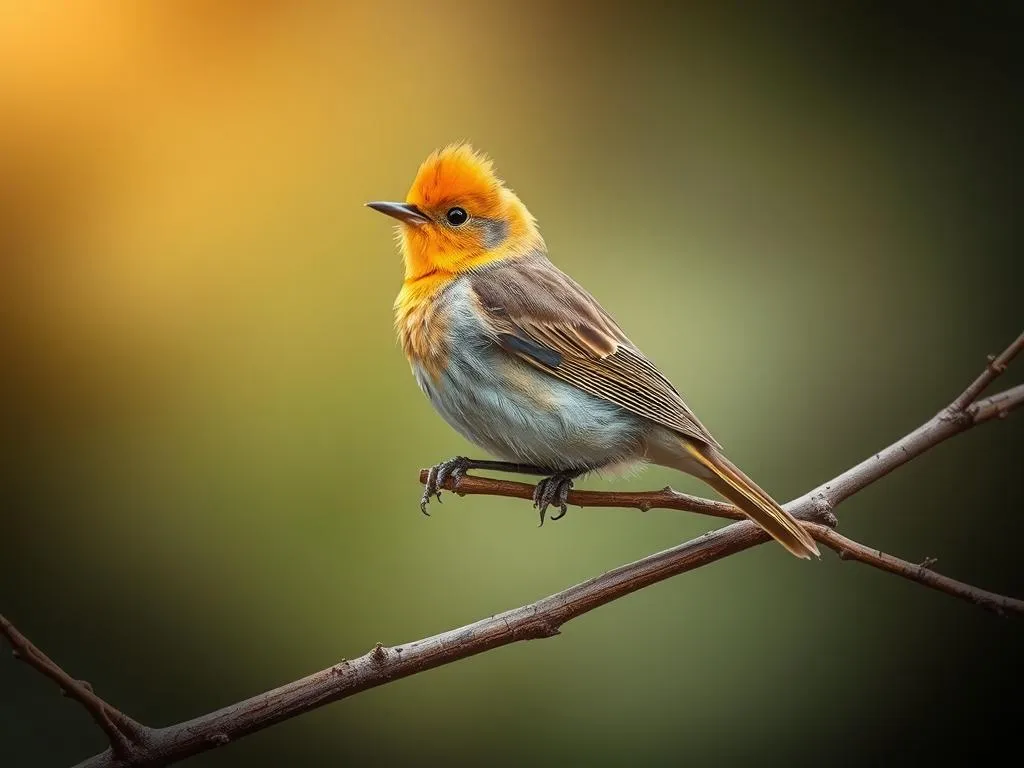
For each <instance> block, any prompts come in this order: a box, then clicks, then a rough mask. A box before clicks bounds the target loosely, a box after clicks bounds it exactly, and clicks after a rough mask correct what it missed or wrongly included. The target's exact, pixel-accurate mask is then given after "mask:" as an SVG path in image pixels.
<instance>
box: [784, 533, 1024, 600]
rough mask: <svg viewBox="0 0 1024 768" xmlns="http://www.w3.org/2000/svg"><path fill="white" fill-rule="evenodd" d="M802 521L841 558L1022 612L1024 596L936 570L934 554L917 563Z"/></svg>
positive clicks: (952, 593) (928, 585)
mask: <svg viewBox="0 0 1024 768" xmlns="http://www.w3.org/2000/svg"><path fill="white" fill-rule="evenodd" d="M803 525H804V527H805V528H807V530H808V531H810V533H811V535H812V536H813V537H814V538H815V539H816V540H817V541H819V542H821V543H822V544H824V545H825V546H826V547H829V548H831V549H834V550H835V551H836V553H837V554H838V555H839V557H840V559H842V560H856V561H857V562H860V563H865V564H867V565H871V566H874V567H875V568H880V569H881V570H883V571H888V572H889V573H893V574H895V575H897V576H901V577H903V578H904V579H910V580H911V581H915V582H917V583H918V584H923V585H925V586H926V587H931V588H932V589H937V590H939V591H940V592H945V593H946V594H947V595H952V596H953V597H959V598H960V599H961V600H967V601H968V602H971V603H974V604H976V605H980V606H981V607H982V608H986V609H988V610H990V611H992V612H993V613H997V614H999V615H1000V616H1003V615H1005V614H1006V613H1007V612H1010V613H1016V614H1021V615H1024V600H1017V599H1016V598H1013V597H1006V596H1005V595H998V594H996V593H995V592H989V591H988V590H985V589H980V588H978V587H974V586H971V585H970V584H965V583H964V582H962V581H957V580H956V579H951V578H949V577H948V576H943V575H942V574H939V573H936V572H935V571H933V570H931V566H932V565H934V564H935V559H934V558H928V559H926V560H925V561H924V562H923V563H920V564H915V563H909V562H907V561H906V560H901V559H900V558H898V557H894V556H892V555H887V554H885V553H884V552H882V551H880V550H877V549H871V548H869V547H865V546H864V545H863V544H861V543H859V542H856V541H854V540H853V539H849V538H847V537H846V536H843V535H841V534H839V533H836V532H835V531H833V530H832V529H831V528H829V527H827V526H824V525H819V524H818V523H804V524H803Z"/></svg>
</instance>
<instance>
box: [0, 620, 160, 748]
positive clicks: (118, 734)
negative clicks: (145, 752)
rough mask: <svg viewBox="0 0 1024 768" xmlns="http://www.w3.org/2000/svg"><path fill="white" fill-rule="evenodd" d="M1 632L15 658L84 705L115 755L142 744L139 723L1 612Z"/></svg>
mask: <svg viewBox="0 0 1024 768" xmlns="http://www.w3.org/2000/svg"><path fill="white" fill-rule="evenodd" d="M0 634H3V635H4V636H5V637H6V638H7V642H8V643H10V645H11V648H12V650H13V652H14V655H15V657H16V658H19V659H21V660H22V661H24V662H25V663H26V664H28V665H29V666H30V667H32V668H34V669H35V670H37V671H38V672H40V673H42V674H43V675H45V676H46V677H48V678H50V679H51V680H53V682H55V683H56V684H57V685H58V686H60V689H61V691H63V692H64V694H65V695H66V696H67V697H68V698H71V699H74V700H75V701H77V702H78V703H79V704H81V705H82V706H83V707H85V709H86V711H87V712H88V713H89V714H90V715H92V719H93V720H94V721H95V722H96V725H98V726H99V727H100V728H102V729H103V733H105V734H106V736H107V740H108V741H109V742H110V748H111V750H112V751H113V753H114V754H115V755H117V756H118V757H122V758H125V757H129V756H130V755H131V754H132V752H133V744H140V743H142V733H143V731H144V730H145V729H144V727H143V726H142V725H140V724H139V723H136V722H135V721H134V720H132V719H131V718H130V717H128V716H127V715H125V714H124V713H123V712H121V711H120V710H118V709H116V708H114V707H112V706H111V705H110V704H108V703H107V702H105V701H104V700H103V699H101V698H100V697H99V696H97V695H96V694H95V693H93V690H92V686H91V685H89V684H88V683H86V682H85V681H83V680H75V679H74V678H73V677H71V675H69V674H68V673H67V672H65V671H64V670H63V669H61V668H60V666H58V665H57V664H56V663H55V662H54V661H53V660H52V659H51V658H50V657H49V656H47V655H46V654H45V653H43V652H42V651H41V650H39V649H38V648H36V646H35V645H33V644H32V641H31V640H29V639H28V638H27V637H25V636H24V635H23V634H21V632H19V631H18V629H17V628H16V627H15V626H14V625H13V624H11V622H10V621H8V620H7V619H6V618H5V617H4V616H3V615H0Z"/></svg>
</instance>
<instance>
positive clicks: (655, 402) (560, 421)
mask: <svg viewBox="0 0 1024 768" xmlns="http://www.w3.org/2000/svg"><path fill="white" fill-rule="evenodd" d="M367 205H369V206H370V207H371V208H373V209H375V210H377V211H380V212H381V213H386V214H387V215H389V216H393V217H394V218H396V219H398V221H399V222H400V225H399V228H400V235H401V249H402V256H403V258H404V261H405V282H404V284H403V285H402V290H401V292H400V293H399V294H398V298H397V300H396V301H395V324H396V327H397V331H398V337H399V340H400V341H401V345H402V349H403V350H404V351H405V354H406V356H407V357H408V359H409V362H410V364H411V366H412V370H413V374H414V375H415V377H416V381H417V382H418V383H419V385H420V387H421V388H422V389H423V391H424V392H425V393H426V395H427V397H429V398H430V402H431V403H433V405H434V407H435V408H436V409H437V410H438V412H440V414H441V416H443V417H444V419H445V420H446V421H447V422H448V423H449V424H450V425H451V426H452V427H454V428H455V429H456V430H457V431H458V432H460V433H461V434H462V435H463V436H465V437H466V438H467V439H469V440H470V441H472V442H473V443H475V444H477V445H479V446H481V447H483V448H484V449H486V450H487V451H490V452H491V453H493V454H495V455H496V456H500V457H501V458H503V459H505V460H507V461H502V462H499V461H474V460H469V459H466V458H465V457H456V458H454V459H450V460H448V461H445V462H442V463H440V464H438V465H437V466H435V467H433V468H432V469H431V471H430V476H429V479H428V482H427V487H426V489H425V490H424V493H423V498H422V500H421V509H422V510H423V511H424V512H426V506H427V503H428V502H429V500H430V498H431V496H433V495H434V494H437V496H438V498H440V493H439V488H440V486H441V485H442V484H443V483H444V482H445V480H446V479H447V478H449V477H451V478H452V479H453V481H454V482H456V483H457V482H458V481H459V480H460V479H461V477H462V476H463V475H464V474H465V473H466V471H467V470H468V469H473V468H489V469H506V470H512V471H520V472H531V473H534V474H541V475H546V476H547V477H545V478H544V479H543V480H541V482H540V483H538V485H537V488H536V491H535V493H534V504H535V506H537V508H538V509H539V510H540V516H541V523H542V524H543V522H544V513H545V510H546V509H547V507H548V506H549V505H550V504H555V505H556V506H558V507H559V508H560V514H559V515H558V517H561V516H562V515H564V514H565V509H566V496H567V494H568V492H569V489H570V488H571V487H572V481H573V479H574V478H576V477H579V476H580V475H582V474H584V473H586V472H590V471H592V470H597V469H601V468H605V467H611V466H613V465H622V464H626V463H630V462H637V461H646V462H653V463H655V464H659V465H661V466H666V467H672V468H674V469H678V470H681V471H683V472H686V473H688V474H691V475H694V476H696V477H698V478H700V479H701V480H703V481H704V482H705V483H707V484H708V485H710V486H711V487H712V488H714V489H715V490H716V491H718V492H719V493H720V494H722V495H723V496H725V498H727V499H729V500H730V501H731V502H732V503H733V504H735V505H736V506H737V507H738V508H739V509H740V510H742V512H743V513H744V514H745V515H747V516H748V517H749V518H750V519H751V520H753V521H754V522H755V523H757V524H758V525H760V526H761V527H762V528H764V530H765V531H767V532H768V533H769V534H771V536H772V537H773V538H775V539H776V540H777V541H778V542H779V543H780V544H782V546H784V547H785V548H786V549H787V550H789V551H790V552H791V553H793V554H794V555H796V556H797V557H802V558H807V557H809V556H810V555H812V554H813V555H817V554H818V548H817V546H816V545H815V543H814V539H812V538H811V536H810V535H809V534H808V533H807V531H806V530H804V529H803V528H802V527H801V526H800V524H799V523H798V522H797V521H796V520H795V519H794V518H793V517H792V516H791V515H790V514H789V513H787V512H786V511H785V510H783V509H782V507H780V506H779V505H778V504H777V503H776V502H775V501H774V500H773V499H772V497H771V496H769V495H768V494H767V493H765V492H764V491H763V490H761V488H759V487H758V486H757V484H755V483H754V481H753V480H751V479H750V478H749V477H747V475H745V474H744V473H743V472H742V471H741V470H740V469H739V468H738V467H737V466H736V465H735V464H733V463H732V462H731V461H729V459H727V458H726V457H725V454H724V453H723V452H722V447H721V445H719V443H718V441H717V440H715V438H714V437H712V435H711V433H710V432H709V431H708V430H707V428H706V427H705V426H704V425H703V424H701V423H700V421H699V420H698V419H697V417H696V416H695V415H694V413H693V411H691V410H690V409H689V407H687V405H686V403H684V402H683V399H682V397H680V395H679V392H678V391H677V390H676V388H675V387H674V386H672V384H671V382H669V380H668V379H667V378H666V377H665V375H664V374H662V373H661V371H659V370H658V369H657V367H655V365H654V363H652V362H651V361H650V360H648V359H647V358H646V357H645V356H644V354H643V353H642V352H641V351H640V350H639V349H638V348H637V347H636V345H635V344H633V342H632V341H630V340H629V338H628V337H627V336H626V334H625V333H624V332H623V331H622V329H621V328H620V327H619V325H618V324H617V323H616V322H615V320H613V319H612V317H611V315H609V314H608V313H607V312H606V311H605V310H604V309H603V308H602V307H601V305H600V304H598V303H597V301H596V300H595V299H594V297H593V296H591V295H590V294H589V293H587V291H585V290H584V289H583V288H582V287H580V285H579V284H578V283H576V282H575V281H574V280H573V279H572V278H570V277H568V276H567V275H565V274H564V273H563V272H561V271H560V270H559V269H558V268H557V267H556V266H555V265H554V264H552V263H551V262H550V261H549V260H548V256H547V248H546V246H545V244H544V240H543V238H541V236H540V232H539V231H538V229H537V224H536V221H535V220H534V218H533V216H531V215H530V212H529V211H528V210H527V209H526V206H525V205H523V203H522V201H521V200H520V199H519V198H518V197H517V196H516V195H515V194H514V193H513V192H512V191H511V190H510V189H508V188H507V187H506V186H505V185H504V183H503V182H502V181H501V179H499V178H498V177H497V176H496V175H495V173H494V169H493V167H492V164H491V162H490V161H489V160H487V159H486V158H485V157H483V156H481V155H480V154H478V153H476V152H475V151H474V150H473V149H472V147H470V146H469V145H466V144H457V145H452V146H449V147H446V148H444V149H442V150H439V151H437V152H434V153H433V154H431V155H430V156H429V157H428V158H427V159H426V161H425V162H424V163H423V165H422V166H420V169H419V173H417V175H416V179H415V181H413V184H412V188H411V189H410V190H409V194H408V195H407V196H406V200H405V202H404V203H384V202H374V203H367ZM552 519H557V518H552Z"/></svg>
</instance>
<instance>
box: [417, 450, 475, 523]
mask: <svg viewBox="0 0 1024 768" xmlns="http://www.w3.org/2000/svg"><path fill="white" fill-rule="evenodd" d="M469 465H470V461H469V459H467V458H466V457H465V456H455V457H454V458H451V459H448V460H447V461H442V462H441V463H440V464H435V465H434V466H432V467H431V468H430V470H429V471H428V472H427V482H426V483H424V484H423V495H422V496H421V497H420V512H422V513H423V514H424V515H426V516H427V517H430V513H429V512H427V505H428V504H430V500H431V498H435V497H436V498H437V503H438V504H440V503H441V488H443V487H444V484H445V482H447V481H448V479H449V478H451V481H452V490H453V491H457V490H458V488H459V483H460V482H462V478H463V477H465V476H466V472H468V471H469Z"/></svg>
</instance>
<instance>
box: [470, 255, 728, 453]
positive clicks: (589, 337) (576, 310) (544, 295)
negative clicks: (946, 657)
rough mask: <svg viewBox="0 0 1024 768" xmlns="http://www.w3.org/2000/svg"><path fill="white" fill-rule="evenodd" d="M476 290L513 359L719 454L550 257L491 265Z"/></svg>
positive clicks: (663, 381)
mask: <svg viewBox="0 0 1024 768" xmlns="http://www.w3.org/2000/svg"><path fill="white" fill-rule="evenodd" d="M470 285H471V287H472V290H473V292H474V294H475V297H476V299H477V301H478V303H479V308H480V310H481V315H482V317H483V319H484V322H485V323H487V324H488V325H489V326H490V328H491V330H492V331H493V333H494V336H495V339H496V340H497V341H498V343H499V344H500V345H501V346H502V348H504V349H505V350H506V351H507V352H509V353H511V354H514V355H517V356H518V357H519V358H520V359H522V360H524V361H526V362H527V363H529V364H531V365H534V366H535V367H537V368H540V369H541V370H543V371H545V372H546V373H548V374H550V375H552V376H555V377H556V378H559V379H561V380H563V381H565V382H567V383H569V384H572V385H573V386H575V387H577V388H579V389H581V390H583V391H584V392H587V393H588V394H591V395H593V396H594V397H600V398H602V399H604V400H607V401H608V402H611V403H614V404H616V405H618V406H620V407H621V408H624V409H625V410H627V411H630V412H631V413H634V414H636V415H638V416H641V417H643V418H645V419H649V420H650V421H653V422H655V423H657V424H661V425H662V426H664V427H667V428H669V429H671V430H674V431H676V432H678V433H679V434H681V435H684V436H687V437H690V438H693V439H695V440H698V441H700V442H702V443H706V444H708V445H712V446H718V442H717V441H716V440H715V438H714V437H712V436H711V433H710V432H709V431H708V430H707V428H706V427H705V426H704V425H703V424H701V423H700V421H699V420H698V419H697V417H696V416H695V415H694V414H693V412H692V411H691V410H690V409H689V408H688V407H687V405H686V403H685V402H683V399H682V397H681V396H680V395H679V392H677V391H676V389H675V387H673V386H672V383H671V382H670V381H669V380H668V379H667V378H665V376H664V375H663V374H662V373H661V372H660V371H659V370H658V369H657V367H655V365H654V363H652V362H651V361H650V360H648V359H647V358H646V357H644V355H643V353H642V352H640V350H638V349H637V348H636V347H635V346H634V345H633V344H632V343H631V342H630V341H629V339H628V338H627V337H626V335H625V333H623V331H622V329H621V328H620V327H619V326H618V324H617V323H616V322H615V321H614V320H613V319H612V317H611V316H610V315H609V314H608V313H607V312H605V310H604V309H603V308H602V307H601V305H600V304H598V303H597V300H596V299H594V298H593V297H592V296H591V295H590V294H589V293H587V292H586V290H584V289H583V288H582V287H581V286H580V285H579V284H578V283H576V282H575V281H574V280H573V279H572V278H570V277H569V276H568V275H566V274H564V273H563V272H561V271H560V270H559V269H558V268H557V267H555V266H554V265H553V264H552V263H551V262H550V261H549V260H548V259H547V257H546V256H544V255H543V254H541V253H535V254H531V255H530V256H525V257H522V258H517V259H511V260H508V261H503V262H496V263H494V264H490V265H487V266H486V267H484V268H481V269H480V270H477V271H476V272H474V273H473V274H472V275H471V276H470ZM517 339H518V341H516V340H517ZM555 360H557V361H558V362H557V364H555V365H552V362H553V361H555Z"/></svg>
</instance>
